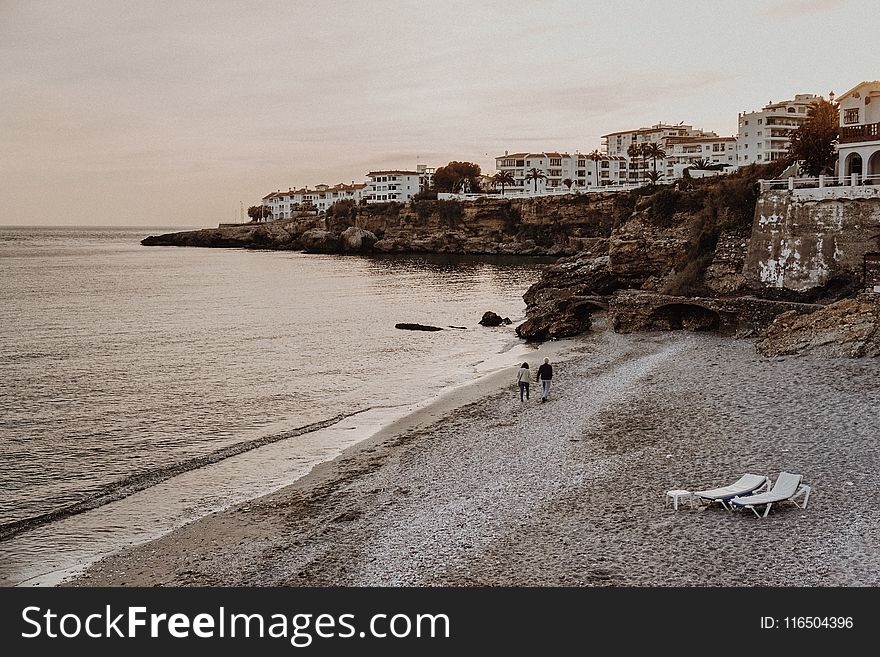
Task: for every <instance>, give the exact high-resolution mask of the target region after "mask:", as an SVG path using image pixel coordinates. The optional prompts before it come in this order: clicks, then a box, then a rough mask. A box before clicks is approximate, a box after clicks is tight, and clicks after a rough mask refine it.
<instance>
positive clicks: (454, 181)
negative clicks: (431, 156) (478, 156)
mask: <svg viewBox="0 0 880 657" xmlns="http://www.w3.org/2000/svg"><path fill="white" fill-rule="evenodd" d="M479 175H480V165H479V164H474V163H473V162H457V161H453V162H450V163H449V164H447V165H446V166H445V167H440V168H439V169H437V170H436V171H435V172H434V189H436V190H437V191H438V192H454V191H456V190H457V189H460V188H461V186H462V182H463V181H465V180H466V181H467V187H468V189H470V191H472V192H478V191H480V182H479V180H477V176H479Z"/></svg>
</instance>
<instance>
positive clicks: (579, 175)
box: [495, 151, 627, 194]
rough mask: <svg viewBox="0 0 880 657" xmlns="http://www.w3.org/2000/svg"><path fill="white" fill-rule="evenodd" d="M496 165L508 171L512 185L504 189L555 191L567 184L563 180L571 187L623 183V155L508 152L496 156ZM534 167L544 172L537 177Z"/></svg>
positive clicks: (624, 172) (624, 180) (539, 191)
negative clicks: (568, 181) (596, 157)
mask: <svg viewBox="0 0 880 657" xmlns="http://www.w3.org/2000/svg"><path fill="white" fill-rule="evenodd" d="M495 168H496V170H498V171H499V172H501V171H509V172H510V173H511V175H512V177H513V181H514V182H513V184H512V185H507V186H506V188H505V191H511V192H532V193H534V192H535V191H536V189H537V193H539V194H540V193H541V192H545V191H557V190H561V189H563V188H566V187H569V185H567V184H566V183H565V182H564V181H566V180H570V181H571V183H572V184H571V186H570V188H571V189H574V188H586V187H599V186H605V185H619V184H622V183H625V182H626V169H627V167H626V158H623V157H616V156H608V155H605V154H602V157H601V159H599V160H597V161H593V160H592V159H590V156H589V155H585V154H583V153H575V154H573V155H572V154H570V153H557V152H553V151H550V152H544V153H510V152H509V151H505V152H504V155H499V156H498V157H496V158H495ZM532 169H536V170H537V171H538V172H540V173H541V174H543V176H544V177H543V178H538V179H537V180H535V179H533V178H531V177H530V174H529V172H530V171H531V170H532Z"/></svg>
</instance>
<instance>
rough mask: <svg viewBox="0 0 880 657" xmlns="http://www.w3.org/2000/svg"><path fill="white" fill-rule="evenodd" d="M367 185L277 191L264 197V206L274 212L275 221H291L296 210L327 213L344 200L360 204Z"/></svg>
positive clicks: (352, 184)
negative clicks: (330, 208)
mask: <svg viewBox="0 0 880 657" xmlns="http://www.w3.org/2000/svg"><path fill="white" fill-rule="evenodd" d="M366 189H367V185H366V184H365V183H354V182H352V183H351V184H350V185H346V184H344V183H339V184H338V185H333V186H330V185H315V188H314V189H309V188H308V187H304V188H302V189H296V190H294V189H292V188H291V189H288V190H287V191H286V192H282V191H277V192H272V193H271V194H267V195H266V196H264V197H263V205H265V206H266V207H268V208H269V209H270V210H271V211H272V218H273V219H290V218H291V217H292V216H293V212H295V211H296V210H309V209H312V210H317V211H318V212H326V210H327V208H329V207H330V206H331V205H333V204H334V203H336V202H337V201H342V200H346V199H348V200H352V201H354V202H355V203H360V202H361V199H363V198H364V197H365V194H366Z"/></svg>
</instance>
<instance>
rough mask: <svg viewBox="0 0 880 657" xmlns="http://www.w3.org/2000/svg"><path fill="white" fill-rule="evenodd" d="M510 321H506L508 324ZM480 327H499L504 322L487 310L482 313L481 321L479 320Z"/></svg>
mask: <svg viewBox="0 0 880 657" xmlns="http://www.w3.org/2000/svg"><path fill="white" fill-rule="evenodd" d="M509 321H510V320H508V323H509ZM479 323H480V325H481V326H501V325H502V324H503V323H504V320H503V319H502V318H501V315H498V314H496V313H493V312H492V311H491V310H487V311H486V312H484V313H483V319H481V320H480V322H479Z"/></svg>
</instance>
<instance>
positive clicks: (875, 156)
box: [837, 80, 880, 185]
mask: <svg viewBox="0 0 880 657" xmlns="http://www.w3.org/2000/svg"><path fill="white" fill-rule="evenodd" d="M837 100H838V103H839V104H840V142H839V145H838V147H837V154H838V159H837V168H838V171H839V172H840V175H842V176H852V175H853V174H856V175H858V176H859V178H858V179H859V180H865V179H869V180H871V181H872V183H873V184H875V185H876V184H880V80H874V81H873V82H862V83H860V84H858V85H856V86H855V87H853V88H852V89H850V90H849V91H847V92H846V93H845V94H843V95H842V96H840V97H839V98H838V99H837Z"/></svg>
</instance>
